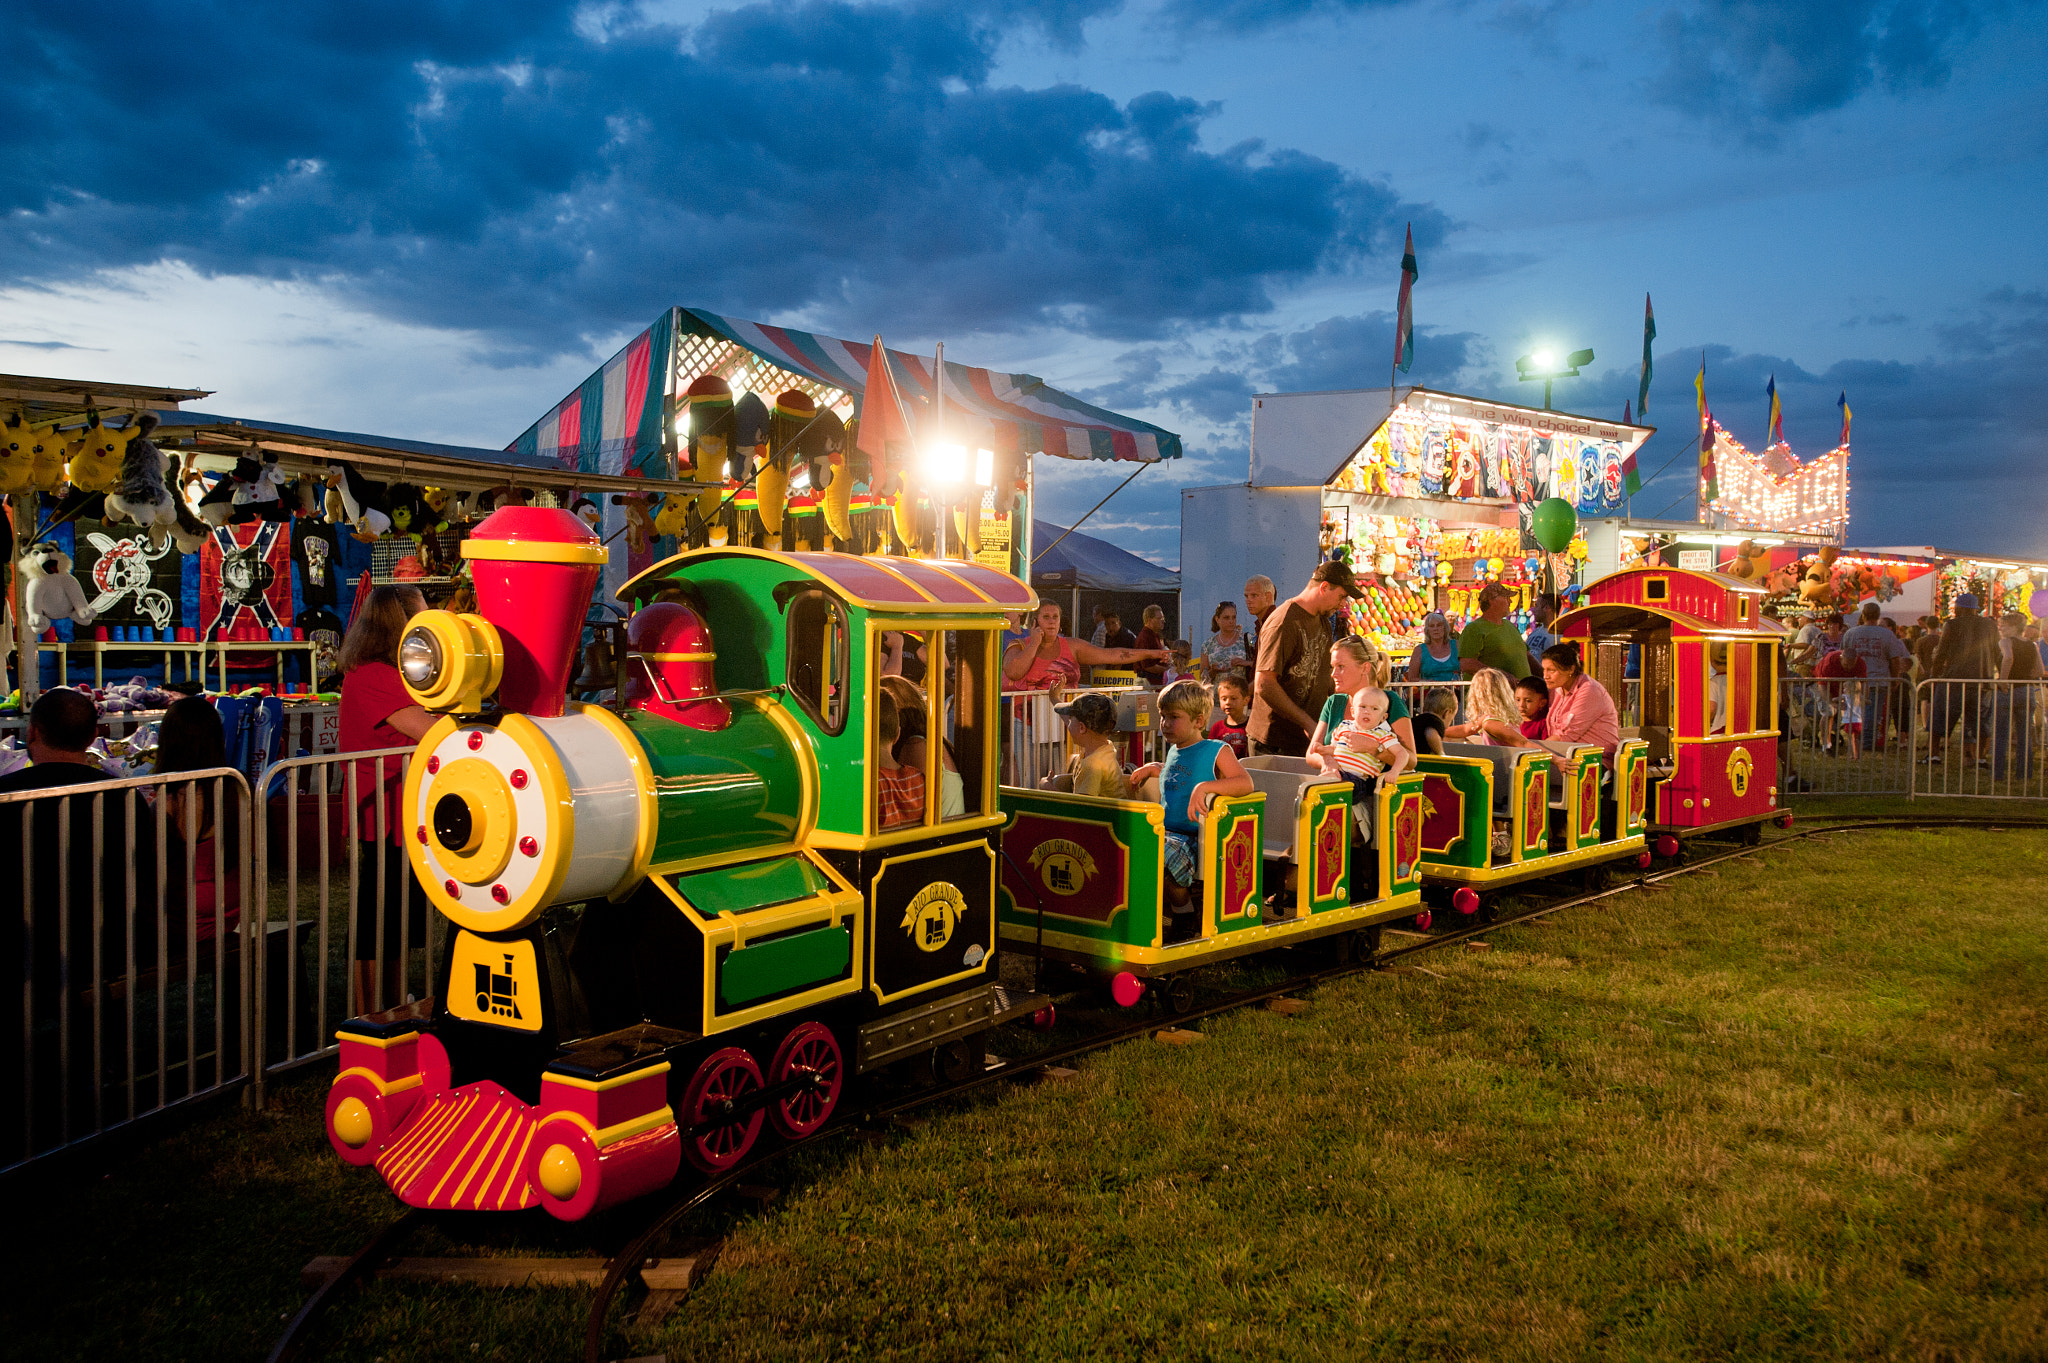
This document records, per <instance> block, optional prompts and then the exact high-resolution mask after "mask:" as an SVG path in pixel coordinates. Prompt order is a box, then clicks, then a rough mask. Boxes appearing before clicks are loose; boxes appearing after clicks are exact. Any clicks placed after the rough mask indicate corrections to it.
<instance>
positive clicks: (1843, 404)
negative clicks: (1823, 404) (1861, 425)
mask: <svg viewBox="0 0 2048 1363" xmlns="http://www.w3.org/2000/svg"><path fill="white" fill-rule="evenodd" d="M1835 406H1837V407H1839V408H1841V409H1842V448H1843V449H1845V450H1846V449H1848V448H1849V390H1848V389H1846V388H1844V389H1843V390H1842V396H1840V397H1838V398H1836V399H1835Z"/></svg>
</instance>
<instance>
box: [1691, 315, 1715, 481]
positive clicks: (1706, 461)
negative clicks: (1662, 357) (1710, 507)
mask: <svg viewBox="0 0 2048 1363" xmlns="http://www.w3.org/2000/svg"><path fill="white" fill-rule="evenodd" d="M1692 390H1693V392H1694V393H1696V394H1698V396H1699V403H1700V489H1701V491H1700V496H1701V498H1702V499H1703V500H1705V501H1709V502H1711V501H1715V500H1717V499H1718V498H1719V497H1720V495H1721V485H1720V483H1719V482H1718V481H1717V480H1716V478H1715V476H1714V414H1713V413H1712V412H1710V411H1708V410H1707V356H1706V352H1705V351H1702V352H1700V372H1699V375H1698V377H1696V378H1695V379H1693V381H1692Z"/></svg>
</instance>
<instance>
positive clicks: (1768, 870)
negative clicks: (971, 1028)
mask: <svg viewBox="0 0 2048 1363" xmlns="http://www.w3.org/2000/svg"><path fill="white" fill-rule="evenodd" d="M1973 812H1981V807H1980V808H1979V810H1978V811H1973ZM1418 959H1419V964H1420V965H1422V966H1423V967H1425V969H1426V972H1428V973H1424V972H1413V973H1401V974H1391V973H1390V974H1382V975H1378V976H1373V977H1352V978H1348V979H1345V980H1342V981H1339V982H1335V983H1331V984H1328V985H1324V986H1322V987H1321V988H1319V989H1317V990H1316V991H1315V992H1314V994H1313V995H1312V1005H1311V1007H1310V1009H1309V1010H1308V1011H1307V1012H1306V1013H1304V1014H1302V1015H1301V1016H1298V1017H1293V1018H1287V1017H1282V1016H1279V1015H1277V1014H1274V1013H1270V1012H1265V1011H1247V1012H1242V1013H1237V1014H1232V1015H1227V1016H1223V1017H1218V1018H1213V1019H1209V1020H1206V1021H1204V1022H1203V1023H1202V1024H1201V1027H1202V1030H1203V1031H1204V1032H1205V1033H1206V1037H1207V1039H1206V1040H1205V1041H1204V1042H1202V1043H1201V1044H1200V1045H1196V1046H1189V1047H1170V1046H1166V1045H1162V1044H1158V1043H1154V1042H1137V1043H1133V1044H1129V1045H1125V1046H1123V1047H1120V1048H1118V1049H1116V1050H1113V1051H1110V1052H1106V1053H1103V1054H1100V1055H1097V1056H1093V1057H1090V1058H1089V1059H1088V1060H1086V1061H1085V1062H1083V1063H1082V1065H1081V1072H1080V1074H1079V1075H1078V1076H1077V1077H1074V1078H1070V1079H1063V1080H1047V1081H1044V1082H1042V1083H1039V1084H1036V1085H1033V1086H1030V1087H1006V1088H1002V1089H1000V1090H997V1091H995V1092H994V1093H992V1094H991V1095H990V1096H988V1097H987V1098H985V1099H981V1100H975V1101H971V1102H961V1103H957V1104H954V1105H952V1106H950V1107H946V1108H943V1109H940V1110H937V1111H934V1112H932V1113H931V1115H930V1119H929V1120H928V1121H927V1122H925V1123H924V1124H922V1125H921V1126H919V1127H918V1128H917V1129H915V1130H914V1131H912V1132H909V1133H907V1134H903V1135H900V1136H897V1137H894V1138H892V1139H890V1140H889V1141H887V1142H886V1143H884V1144H881V1145H865V1144H858V1143H855V1142H853V1141H839V1142H835V1143H833V1144H831V1145H830V1146H828V1147H827V1148H824V1149H821V1150H819V1151H816V1152H813V1153H811V1154H808V1155H807V1156H805V1157H804V1158H803V1159H802V1160H801V1161H791V1162H788V1163H787V1164H786V1165H785V1166H784V1167H783V1168H781V1169H780V1170H779V1171H778V1173H777V1175H776V1181H777V1182H778V1183H780V1184H781V1186H783V1188H784V1189H785V1192H784V1194H783V1196H782V1198H781V1199H780V1200H779V1201H778V1202H776V1203H775V1204H773V1205H772V1206H770V1207H769V1208H768V1209H767V1210H766V1211H765V1212H742V1211H728V1212H725V1213H722V1214H721V1217H722V1219H721V1220H720V1221H719V1223H718V1224H717V1225H716V1226H715V1227H714V1229H717V1230H720V1231H723V1232H724V1233H727V1234H728V1235H729V1237H730V1238H729V1240H728V1243H727V1246H726V1249H725V1253H724V1257H723V1258H722V1260H721V1261H720V1264H719V1267H718V1270H717V1272H716V1273H715V1274H714V1275H713V1276H712V1277H711V1279H710V1280H709V1281H708V1282H707V1283H706V1284H705V1285H704V1286H703V1287H702V1288H701V1289H700V1290H699V1291H698V1293H697V1294H696V1296H695V1297H694V1298H693V1299H692V1300H691V1301H690V1302H688V1303H687V1304H686V1305H685V1306H684V1308H683V1309H682V1310H681V1311H679V1312H678V1313H677V1315H676V1316H674V1317H672V1318H671V1320H670V1321H669V1322H668V1323H667V1324H666V1325H665V1326H664V1327H662V1328H661V1329H659V1330H655V1331H644V1332H643V1331H628V1330H626V1329H625V1328H624V1327H623V1326H620V1327H618V1328H617V1329H615V1332H614V1335H613V1337H612V1347H611V1349H610V1354H611V1355H612V1356H614V1357H619V1356H633V1355H644V1354H653V1353H660V1352H666V1353H668V1354H669V1356H670V1357H671V1358H704V1359H712V1358H717V1359H746V1358H789V1359H814V1358H823V1357H830V1356H842V1355H844V1356H860V1357H869V1358H904V1359H926V1358H966V1357H974V1358H1007V1359H1053V1358H1074V1359H1097V1358H1111V1359H1130V1360H1134V1363H1135V1361H1137V1360H1144V1361H1145V1363H1151V1361H1152V1360H1157V1359H1161V1358H1181V1357H1189V1358H1218V1359H1222V1358H1246V1359H1253V1358H1256V1359H1266V1358H1286V1357H1309V1358H1333V1359H1336V1358H1346V1359H1348V1358H1361V1357H1370V1358H1388V1359H1396V1358H1410V1357H1415V1356H1429V1357H1465V1358H1474V1359H1491V1358H1503V1357H1508V1358H1523V1357H1526V1358H1544V1359H1549V1358H1557V1357H1603V1358H1605V1357H1612V1358H1664V1357H1671V1358H1743V1359H1749V1358H1844V1357H1853V1358H1878V1357H1883V1358H1905V1359H1956V1360H1962V1359H1978V1358H1982V1359H2000V1358H2015V1359H2022V1358H2041V1357H2043V1356H2044V1355H2048V1212H2044V1210H2043V1209H2044V1206H2048V1119H2044V1116H2043V1103H2042V1097H2043V1094H2044V1093H2048V1052H2044V1047H2043V1045H2042V1042H2041V1033H2042V1029H2043V1027H2044V1025H2048V834H2042V833H2039V832H2012V833H2003V834H1995V833H1983V832H1977V831H1955V832H1939V833H1916V832H1883V833H1875V834H1837V835H1833V836H1830V837H1827V838H1824V839H1820V840H1815V841H1808V842H1804V843H1801V844H1798V845H1796V846H1795V847H1793V848H1791V849H1788V850H1785V851H1764V852H1761V853H1759V854H1757V855H1756V856H1754V857H1751V858H1745V859H1742V860H1738V861H1735V862H1730V863H1725V864H1723V865H1721V866H1719V867H1716V868H1714V869H1713V870H1712V871H1710V872H1707V873H1703V874H1702V875H1699V876H1695V877H1687V878H1684V879H1681V880H1679V881H1675V882H1673V883H1672V884H1671V885H1670V886H1668V887H1667V888H1664V889H1661V890H1658V891H1655V892H1643V891H1636V892H1632V893H1630V894H1627V895H1623V896H1619V897H1617V898H1615V899H1611V900H1608V901H1604V903H1603V904H1602V905H1600V906H1597V907H1589V908H1582V909H1575V910H1571V911H1569V912H1568V913H1566V914H1564V915H1562V916H1560V917H1558V918H1555V919H1552V920H1548V921H1547V922H1546V923H1545V924H1544V925H1541V926H1529V927H1522V928H1515V929H1502V930H1499V931H1496V932H1495V933H1494V934H1493V935H1492V943H1491V950H1487V951H1473V950H1464V949H1459V950H1457V951H1455V952H1444V953H1439V954H1433V955H1429V956H1424V957H1421V958H1418ZM998 1049H1000V1047H998ZM321 1096H322V1085H321V1083H320V1082H317V1081H312V1082H305V1083H301V1084H297V1085H293V1086H290V1087H288V1088H286V1089H284V1090H283V1091H282V1092H280V1093H279V1094H278V1096H277V1102H276V1104H275V1110H273V1111H271V1112H267V1113H261V1114H245V1113H222V1114H220V1115H218V1116H214V1117H210V1118H208V1119H206V1120H204V1121H202V1122H200V1123H197V1124H195V1125H193V1126H191V1127H189V1128H188V1129H186V1130H184V1131H182V1132H180V1133H178V1134H177V1135H175V1136H173V1137H171V1138H169V1139H166V1140H164V1141H162V1142H160V1143H159V1144H157V1145H156V1146H155V1147H154V1148H153V1149H151V1150H150V1151H149V1152H147V1153H146V1154H144V1155H142V1156H140V1157H139V1158H136V1159H134V1160H132V1161H130V1162H128V1163H126V1164H124V1165H123V1166H122V1167H121V1168H120V1169H119V1171H118V1172H115V1173H113V1174H112V1175H111V1176H109V1177H106V1178H104V1179H102V1180H100V1181H98V1182H94V1183H91V1184H90V1185H88V1186H86V1187H85V1188H84V1189H83V1190H82V1191H81V1190H80V1188H79V1187H78V1185H77V1184H76V1183H66V1184H63V1185H61V1186H60V1187H57V1188H55V1189H53V1190H52V1191H51V1192H50V1193H49V1194H48V1201H46V1202H45V1203H43V1204H40V1205H36V1206H31V1207H30V1208H28V1209H27V1210H26V1212H25V1213H23V1214H18V1215H17V1217H16V1218H15V1233H14V1234H13V1235H12V1236H10V1237H9V1243H10V1258H11V1263H10V1278H9V1280H10V1287H11V1290H10V1292H9V1293H8V1294H7V1304H6V1305H5V1306H4V1307H0V1324H4V1327H5V1329H6V1330H7V1332H8V1334H9V1336H10V1337H11V1338H13V1339H14V1340H15V1341H16V1345H15V1349H16V1351H17V1352H19V1353H22V1354H25V1355H29V1356H35V1357H80V1358H86V1357H91V1358H107V1357H125V1356H137V1357H148V1358H152V1359H170V1358H181V1357H186V1358H200V1357H247V1356H249V1355H250V1354H252V1353H257V1352H259V1351H260V1349H261V1347H262V1346H263V1345H264V1344H265V1343H266V1342H267V1340H268V1339H269V1338H270V1337H271V1336H272V1335H274V1333H275V1332H276V1330H277V1329H278V1328H279V1327H280V1326H281V1323H282V1322H281V1320H280V1319H279V1317H280V1315H281V1314H282V1313H285V1312H288V1311H290V1310H292V1309H295V1308H296V1306H297V1304H298V1302H299V1301H300V1300H301V1299H302V1294H301V1292H300V1289H299V1288H298V1285H297V1272H298V1269H299V1267H300V1266H301V1265H302V1264H303V1263H304V1262H305V1260H306V1259H307V1258H309V1257H311V1256H312V1255H314V1254H320V1253H339V1252H344V1251H346V1250H348V1249H351V1248H353V1247H354V1245H355V1244H356V1243H358V1242H359V1241H360V1240H361V1239H362V1238H363V1237H364V1236H365V1235H366V1234H367V1233H368V1232H369V1231H370V1230H371V1229H372V1228H373V1227H374V1226H376V1225H377V1224H379V1223H381V1221H382V1220H384V1219H385V1218H386V1217H387V1216H388V1215H389V1214H390V1211H391V1204H390V1202H389V1200H388V1198H387V1197H385V1196H384V1195H383V1194H382V1192H381V1190H380V1188H379V1186H378V1184H377V1183H376V1181H375V1179H374V1177H372V1176H369V1175H364V1174H359V1173H356V1172H354V1171H344V1170H343V1169H342V1168H341V1166H340V1165H339V1164H338V1163H337V1162H336V1161H334V1160H333V1159H332V1158H331V1157H330V1156H328V1155H327V1154H326V1152H325V1147H324V1143H322V1142H321V1140H320V1135H319V1120H318V1109H319V1103H320V1100H321ZM578 1234H579V1232H572V1231H568V1230H564V1229H560V1228H556V1227H554V1226H552V1225H547V1224H540V1223H534V1224H528V1225H524V1226H522V1227H520V1228H519V1235H520V1236H521V1237H522V1238H523V1240H524V1242H525V1244H524V1249H523V1252H527V1253H533V1252H548V1251H554V1250H559V1251H561V1252H575V1251H579V1250H581V1249H584V1248H587V1246H585V1245H583V1244H579V1242H578V1239H577V1236H578ZM436 1243H437V1242H435V1241H431V1240H430V1241H422V1242H420V1243H419V1244H417V1245H416V1246H415V1247H414V1248H413V1250H412V1252H415V1253H431V1252H433V1249H434V1247H435V1244H436ZM586 1303H587V1296H586V1295H585V1294H582V1293H578V1292H569V1291H557V1292H527V1291H513V1292H486V1291H480V1290H476V1289H468V1288H454V1287H447V1288H433V1289H424V1288H420V1289H416V1288H407V1287H397V1286H392V1285H378V1286H375V1287H373V1288H371V1289H370V1290H369V1291H368V1292H366V1293H364V1294H362V1295H359V1296H357V1297H355V1298H353V1299H352V1300H351V1301H350V1302H348V1303H347V1304H345V1305H344V1306H343V1307H341V1308H340V1309H339V1310H338V1311H337V1312H336V1313H335V1315H334V1316H333V1317H332V1319H331V1321H330V1322H329V1324H328V1326H327V1328H326V1329H325V1331H324V1332H323V1334H322V1335H321V1337H320V1345H321V1348H322V1349H323V1350H324V1351H325V1352H326V1354H327V1355H328V1356H332V1357H345V1358H349V1359H360V1360H364V1361H365V1363H368V1360H371V1359H383V1360H385V1361H386V1363H398V1360H401V1359H443V1358H445V1359H475V1358H492V1357H496V1358H506V1359H526V1358H570V1357H574V1356H576V1354H577V1352H578V1350H579V1349H580V1343H581V1328H582V1314H583V1310H584V1308H585V1305H586Z"/></svg>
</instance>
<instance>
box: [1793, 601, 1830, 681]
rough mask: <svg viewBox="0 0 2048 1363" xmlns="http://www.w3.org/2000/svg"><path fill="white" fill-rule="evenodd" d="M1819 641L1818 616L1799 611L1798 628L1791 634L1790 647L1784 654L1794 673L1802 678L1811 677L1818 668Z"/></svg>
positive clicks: (1820, 639)
mask: <svg viewBox="0 0 2048 1363" xmlns="http://www.w3.org/2000/svg"><path fill="white" fill-rule="evenodd" d="M1821 641H1822V636H1821V632H1820V616H1819V615H1817V614H1815V613H1814V612H1813V611H1801V612H1800V614H1799V628H1798V629H1796V630H1794V631H1793V632H1792V647H1791V648H1790V649H1789V650H1787V652H1786V654H1785V660H1786V661H1787V662H1789V663H1791V664H1792V670H1793V671H1794V672H1795V673H1797V674H1798V675H1800V676H1802V677H1810V676H1812V675H1813V670H1814V669H1815V668H1816V667H1819V666H1820V654H1821Z"/></svg>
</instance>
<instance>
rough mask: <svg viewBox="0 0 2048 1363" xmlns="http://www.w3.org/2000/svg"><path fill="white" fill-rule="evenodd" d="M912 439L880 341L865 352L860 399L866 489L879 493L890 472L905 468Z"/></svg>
mask: <svg viewBox="0 0 2048 1363" xmlns="http://www.w3.org/2000/svg"><path fill="white" fill-rule="evenodd" d="M913 442H914V437H913V435H912V433H911V429H910V414H909V413H908V412H907V411H905V410H904V407H903V395H902V394H901V393H899V392H897V391H896V375H895V373H894V372H893V371H892V370H891V369H890V368H889V356H888V353H887V352H885V351H884V350H883V349H882V338H881V337H880V336H877V337H875V345H874V349H873V350H871V351H870V352H869V353H868V376H867V384H866V386H865V387H864V388H863V390H862V392H861V399H860V438H859V442H858V444H859V449H860V451H861V453H863V454H865V455H867V457H868V486H869V487H870V488H872V489H874V490H875V491H876V492H877V493H880V492H881V490H882V488H883V487H884V486H885V485H886V483H887V482H888V477H889V475H890V474H891V473H894V472H898V471H900V470H902V469H905V468H907V467H909V464H910V456H911V449H912V447H913Z"/></svg>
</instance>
